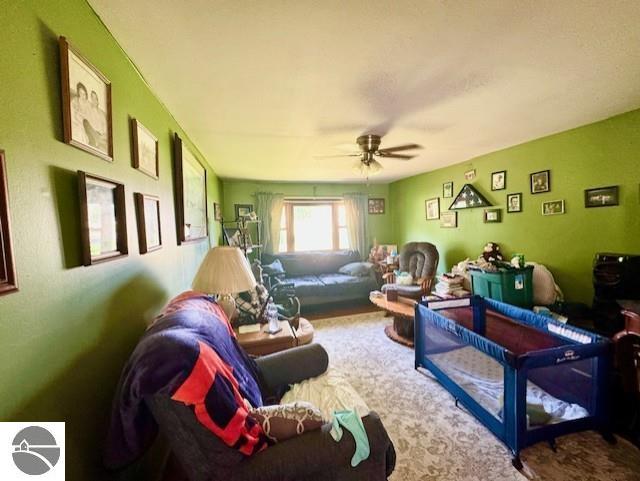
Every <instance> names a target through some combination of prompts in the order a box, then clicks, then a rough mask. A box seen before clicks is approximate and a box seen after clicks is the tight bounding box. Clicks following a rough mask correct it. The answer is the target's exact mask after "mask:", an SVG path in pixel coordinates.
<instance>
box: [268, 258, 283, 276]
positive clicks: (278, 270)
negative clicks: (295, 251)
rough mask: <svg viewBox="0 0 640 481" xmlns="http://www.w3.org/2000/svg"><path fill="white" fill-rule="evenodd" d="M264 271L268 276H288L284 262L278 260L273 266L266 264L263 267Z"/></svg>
mask: <svg viewBox="0 0 640 481" xmlns="http://www.w3.org/2000/svg"><path fill="white" fill-rule="evenodd" d="M262 271H263V272H264V273H265V274H266V275H268V276H279V275H284V274H286V272H285V270H284V267H282V262H280V259H276V260H275V261H273V262H272V263H271V264H264V265H263V266H262Z"/></svg>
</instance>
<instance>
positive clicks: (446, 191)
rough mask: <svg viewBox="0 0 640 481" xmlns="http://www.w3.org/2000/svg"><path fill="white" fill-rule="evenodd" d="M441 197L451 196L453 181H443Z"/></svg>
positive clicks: (447, 197) (448, 197)
mask: <svg viewBox="0 0 640 481" xmlns="http://www.w3.org/2000/svg"><path fill="white" fill-rule="evenodd" d="M442 197H444V198H445V199H450V198H452V197H453V182H452V181H451V182H445V183H444V184H442Z"/></svg>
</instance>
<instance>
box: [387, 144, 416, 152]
mask: <svg viewBox="0 0 640 481" xmlns="http://www.w3.org/2000/svg"><path fill="white" fill-rule="evenodd" d="M421 148H422V145H418V144H405V145H398V146H396V147H388V148H384V149H380V152H399V151H401V150H413V149H421Z"/></svg>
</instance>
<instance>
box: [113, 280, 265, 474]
mask: <svg viewBox="0 0 640 481" xmlns="http://www.w3.org/2000/svg"><path fill="white" fill-rule="evenodd" d="M257 379H258V377H257V367H256V364H255V362H254V361H253V360H252V359H250V358H249V357H248V356H247V355H246V353H245V352H244V350H243V349H242V348H241V347H240V346H239V344H238V342H237V339H236V336H235V333H234V332H233V329H232V328H231V325H230V324H229V321H228V320H227V317H226V315H225V314H224V312H223V311H222V309H221V308H220V307H219V306H218V305H217V304H216V303H215V301H213V300H212V299H211V298H209V297H208V296H205V295H202V294H198V293H196V292H192V291H189V292H185V293H183V294H181V295H179V296H178V297H176V298H175V299H173V300H172V301H171V302H170V303H169V305H168V306H167V307H166V308H165V310H164V311H163V312H162V313H161V314H160V315H159V316H158V317H157V318H156V320H155V321H154V323H153V324H152V325H151V326H150V327H149V328H148V329H147V331H146V332H145V333H144V335H143V336H142V338H141V339H140V341H139V342H138V345H137V346H136V348H135V349H134V351H133V353H132V354H131V356H130V358H129V360H128V361H127V363H126V365H125V367H124V370H123V372H122V375H121V377H120V381H119V383H118V388H117V391H116V396H115V399H114V403H113V408H112V413H111V422H110V426H109V432H108V436H107V443H106V446H105V452H104V462H105V465H106V466H107V467H109V468H111V469H118V468H122V467H124V466H126V465H128V464H130V463H132V462H133V461H135V460H136V459H138V458H139V457H140V456H141V455H142V454H143V453H144V451H145V450H146V449H147V448H148V447H149V445H150V444H151V443H152V442H153V440H154V438H155V436H156V434H157V431H158V426H157V424H156V423H155V421H154V419H153V416H152V414H151V412H150V411H149V409H148V408H147V406H146V404H145V398H146V397H147V396H153V395H155V394H166V395H168V396H171V398H172V399H173V400H175V401H179V402H182V403H184V404H186V405H188V406H191V407H193V410H194V415H195V416H196V418H197V419H198V421H199V422H200V423H201V424H202V425H204V426H205V427H206V428H207V429H209V430H210V431H212V432H213V433H214V434H215V435H216V436H218V437H219V438H220V439H222V440H223V441H224V442H225V443H226V444H227V445H228V446H231V447H233V448H235V449H238V450H239V451H240V452H241V453H243V454H245V455H251V454H253V453H255V452H258V451H260V450H261V449H263V448H264V447H266V445H267V438H266V436H265V435H264V433H263V431H262V428H261V426H260V425H259V424H257V423H256V422H255V421H254V420H253V419H252V418H251V417H249V416H248V410H247V407H246V405H245V403H244V399H246V400H247V401H249V403H250V404H251V406H253V407H259V406H262V397H261V394H260V389H259V387H258V383H257V381H256V380H257Z"/></svg>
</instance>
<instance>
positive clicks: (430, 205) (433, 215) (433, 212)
mask: <svg viewBox="0 0 640 481" xmlns="http://www.w3.org/2000/svg"><path fill="white" fill-rule="evenodd" d="M424 210H425V215H426V219H427V220H437V219H439V218H440V197H434V198H433V199H427V200H425V201H424Z"/></svg>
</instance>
